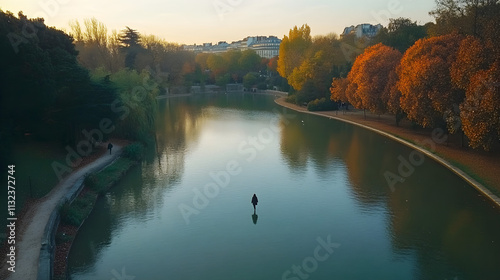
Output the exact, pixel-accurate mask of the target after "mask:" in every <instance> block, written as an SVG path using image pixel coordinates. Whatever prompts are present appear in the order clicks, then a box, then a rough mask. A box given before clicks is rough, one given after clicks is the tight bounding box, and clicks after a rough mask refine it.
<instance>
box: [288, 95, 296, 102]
mask: <svg viewBox="0 0 500 280" xmlns="http://www.w3.org/2000/svg"><path fill="white" fill-rule="evenodd" d="M285 101H286V102H288V103H293V104H296V102H297V96H296V95H289V96H287V98H286V99H285Z"/></svg>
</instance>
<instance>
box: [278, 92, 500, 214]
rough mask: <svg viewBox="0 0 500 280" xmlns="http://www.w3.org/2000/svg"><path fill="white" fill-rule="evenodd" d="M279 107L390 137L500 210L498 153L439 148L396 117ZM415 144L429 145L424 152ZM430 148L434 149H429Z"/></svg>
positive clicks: (426, 131)
mask: <svg viewBox="0 0 500 280" xmlns="http://www.w3.org/2000/svg"><path fill="white" fill-rule="evenodd" d="M275 102H276V103H277V104H278V105H281V106H283V107H286V108H289V109H291V110H295V111H298V112H302V113H308V114H313V115H319V116H323V117H328V118H332V119H337V120H340V121H344V122H349V123H352V124H354V125H358V126H362V127H365V128H367V129H370V130H373V131H375V132H377V133H379V134H382V135H384V136H386V137H390V138H392V139H394V140H396V141H398V142H400V143H403V144H405V145H407V146H409V147H411V148H414V149H418V150H420V151H422V152H424V153H425V154H426V155H427V156H429V157H431V158H433V159H434V160H436V161H438V162H439V163H441V164H442V165H444V166H445V167H447V168H449V169H450V170H452V171H453V172H455V173H456V174H457V175H458V176H460V177H462V178H464V179H465V180H466V181H468V182H469V183H470V184H471V185H472V186H474V187H475V188H476V189H477V190H478V191H479V192H481V193H482V194H483V195H484V196H485V197H487V198H488V199H489V200H490V201H492V202H493V203H494V204H495V205H497V206H499V207H500V198H499V196H500V176H498V172H499V171H500V155H499V154H498V153H495V154H488V153H485V152H480V151H474V150H470V149H465V148H461V147H460V145H458V144H456V143H454V142H453V143H448V145H447V144H446V143H443V144H438V143H435V142H434V141H433V140H432V139H433V138H432V135H433V134H432V133H433V131H432V130H429V129H414V128H412V127H411V124H410V123H406V122H402V123H401V125H400V126H399V127H398V126H396V125H395V120H394V117H393V116H387V115H382V116H378V115H374V114H371V113H368V112H367V113H366V118H365V117H364V114H363V111H347V112H344V111H325V112H310V111H308V110H307V108H305V107H301V106H297V105H295V104H291V103H288V102H286V101H285V97H281V98H278V99H276V100H275ZM415 143H429V145H426V146H424V147H425V149H422V148H421V147H419V146H417V145H415ZM428 147H431V148H428Z"/></svg>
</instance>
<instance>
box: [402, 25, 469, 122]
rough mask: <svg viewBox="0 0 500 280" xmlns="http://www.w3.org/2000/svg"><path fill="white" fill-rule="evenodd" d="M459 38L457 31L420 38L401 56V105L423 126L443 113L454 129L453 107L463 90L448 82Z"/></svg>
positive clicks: (459, 99) (440, 116) (439, 118)
mask: <svg viewBox="0 0 500 280" xmlns="http://www.w3.org/2000/svg"><path fill="white" fill-rule="evenodd" d="M460 41H461V36H459V35H457V34H449V35H443V36H438V37H431V38H428V39H420V40H419V41H417V42H416V43H415V45H413V46H412V47H411V48H409V49H408V50H407V51H406V53H405V54H404V56H403V58H402V59H401V65H400V67H399V68H398V76H399V81H398V89H399V90H400V91H401V95H402V96H401V108H402V109H403V111H404V112H406V113H407V115H408V118H409V119H410V120H412V121H415V122H416V123H418V124H420V125H422V126H423V127H434V126H436V125H438V124H439V123H440V122H443V116H444V115H445V114H446V115H447V124H448V128H449V129H450V130H451V131H453V130H454V128H455V129H456V127H455V124H456V123H454V120H456V117H457V115H458V113H459V112H457V110H456V107H457V106H458V105H459V104H460V103H462V101H463V99H464V92H463V90H460V89H458V88H457V87H455V86H454V85H453V83H452V82H451V77H450V67H451V64H452V63H453V61H455V60H456V56H457V50H458V48H459V44H460Z"/></svg>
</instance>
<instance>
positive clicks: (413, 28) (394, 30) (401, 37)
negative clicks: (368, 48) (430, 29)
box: [374, 18, 427, 53]
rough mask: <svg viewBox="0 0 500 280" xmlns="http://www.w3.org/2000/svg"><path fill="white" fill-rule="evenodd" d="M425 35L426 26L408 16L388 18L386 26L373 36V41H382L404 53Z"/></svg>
mask: <svg viewBox="0 0 500 280" xmlns="http://www.w3.org/2000/svg"><path fill="white" fill-rule="evenodd" d="M425 36H427V28H426V27H425V26H423V25H418V24H417V22H413V21H411V20H410V19H408V18H397V19H393V18H391V19H389V25H388V26H387V28H383V29H382V30H381V31H380V32H379V33H378V34H377V36H376V37H375V38H374V42H375V43H382V44H384V45H386V46H389V47H393V48H395V49H397V50H399V51H400V52H401V53H404V52H405V51H406V50H407V49H408V48H409V47H411V46H412V45H413V44H414V43H415V42H416V41H417V40H419V39H421V38H424V37H425Z"/></svg>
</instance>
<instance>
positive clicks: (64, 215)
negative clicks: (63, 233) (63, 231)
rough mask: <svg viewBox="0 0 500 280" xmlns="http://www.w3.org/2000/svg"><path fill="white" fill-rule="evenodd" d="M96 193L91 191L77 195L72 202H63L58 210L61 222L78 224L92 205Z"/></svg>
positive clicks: (87, 213)
mask: <svg viewBox="0 0 500 280" xmlns="http://www.w3.org/2000/svg"><path fill="white" fill-rule="evenodd" d="M95 199H96V194H95V193H92V192H87V193H84V194H82V195H80V196H78V197H77V198H76V199H75V200H74V201H73V203H71V204H69V203H65V204H64V205H62V206H61V209H60V210H59V211H60V213H61V222H63V223H64V224H68V225H72V226H77V227H78V226H80V225H81V224H82V222H83V220H85V218H86V217H87V216H88V215H89V213H90V211H92V208H93V207H94V202H95Z"/></svg>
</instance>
